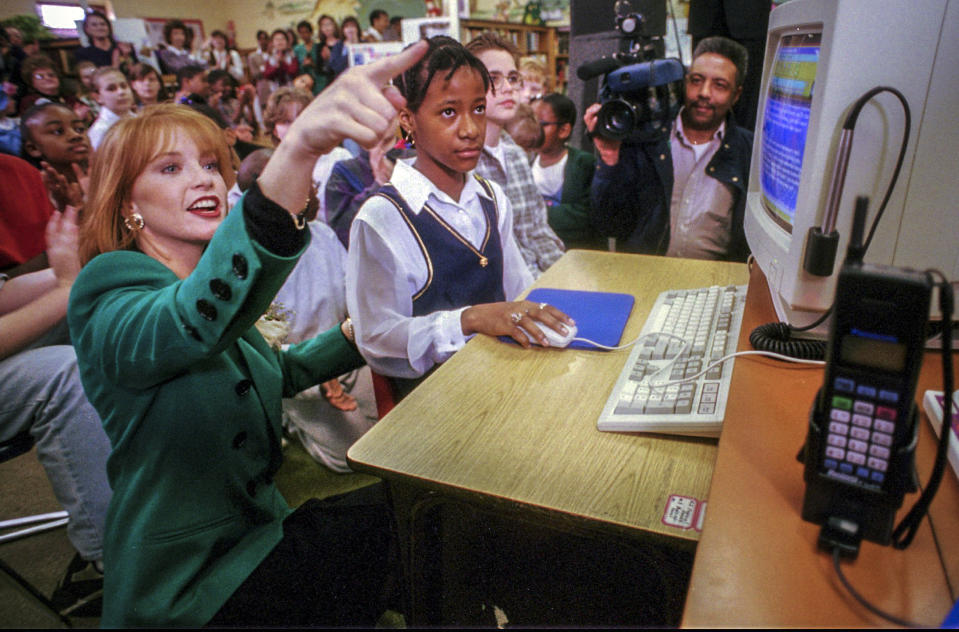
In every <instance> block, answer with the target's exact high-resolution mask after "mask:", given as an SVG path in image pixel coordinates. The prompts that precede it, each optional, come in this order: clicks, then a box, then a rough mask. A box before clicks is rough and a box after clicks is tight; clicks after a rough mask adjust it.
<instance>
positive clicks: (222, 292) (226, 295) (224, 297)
mask: <svg viewBox="0 0 959 632" xmlns="http://www.w3.org/2000/svg"><path fill="white" fill-rule="evenodd" d="M210 291H211V292H213V296H215V297H217V298H218V299H220V300H221V301H228V300H230V297H231V296H233V290H231V289H230V286H229V285H227V284H226V282H225V281H224V280H223V279H211V280H210Z"/></svg>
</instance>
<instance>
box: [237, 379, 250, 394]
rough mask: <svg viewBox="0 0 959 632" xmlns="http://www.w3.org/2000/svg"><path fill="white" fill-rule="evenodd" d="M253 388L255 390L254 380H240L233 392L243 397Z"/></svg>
mask: <svg viewBox="0 0 959 632" xmlns="http://www.w3.org/2000/svg"><path fill="white" fill-rule="evenodd" d="M251 388H253V381H252V380H240V381H239V382H237V383H236V386H234V387H233V390H235V391H236V394H237V395H239V396H240V397H243V396H245V395H246V394H248V393H249V392H250V389H251Z"/></svg>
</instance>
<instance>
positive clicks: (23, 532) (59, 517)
mask: <svg viewBox="0 0 959 632" xmlns="http://www.w3.org/2000/svg"><path fill="white" fill-rule="evenodd" d="M37 522H42V523H43V524H39V525H37V526H34V527H28V528H26V529H20V530H19V531H14V532H12V533H5V534H3V535H0V544H2V543H4V542H10V541H11V540H17V539H19V538H22V537H25V536H28V535H33V534H34V533H42V532H44V531H49V530H50V529H56V528H58V527H62V526H64V525H65V524H67V522H69V518H68V514H67V512H65V511H54V512H52V513H46V514H37V515H35V516H25V517H23V518H14V519H12V520H4V521H2V522H0V531H2V530H4V529H10V528H12V527H19V526H21V525H27V524H34V523H37Z"/></svg>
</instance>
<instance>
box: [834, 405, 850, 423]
mask: <svg viewBox="0 0 959 632" xmlns="http://www.w3.org/2000/svg"><path fill="white" fill-rule="evenodd" d="M829 418H830V419H831V420H833V421H841V422H842V423H849V411H846V410H839V409H838V408H833V409H832V410H830V411H829Z"/></svg>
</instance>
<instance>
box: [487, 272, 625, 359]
mask: <svg viewBox="0 0 959 632" xmlns="http://www.w3.org/2000/svg"><path fill="white" fill-rule="evenodd" d="M526 300H528V301H533V302H534V303H549V304H550V305H552V306H553V307H556V308H557V309H559V310H560V311H562V312H564V313H566V314H568V315H569V316H570V317H571V318H572V319H573V320H575V321H576V327H577V329H578V330H579V331H578V332H577V334H576V337H577V338H587V339H589V340H593V341H595V342H598V343H599V344H602V345H606V346H608V347H615V346H617V345H619V344H620V338H622V336H623V329H625V328H626V321H627V320H629V314H630V312H631V311H632V310H633V303H634V302H635V301H636V299H635V298H634V297H633V296H632V295H630V294H614V293H612V292H588V291H583V290H559V289H554V288H545V287H544V288H537V289H535V290H533V291H532V292H530V293H529V296H527V297H526ZM504 339H505V340H509V341H510V342H515V341H514V340H513V339H512V338H509V337H508V336H507V337H504ZM569 346H570V347H573V348H576V349H597V347H594V346H593V345H591V344H588V343H585V342H580V341H578V340H576V341H574V342H572V343H570V345H569Z"/></svg>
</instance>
